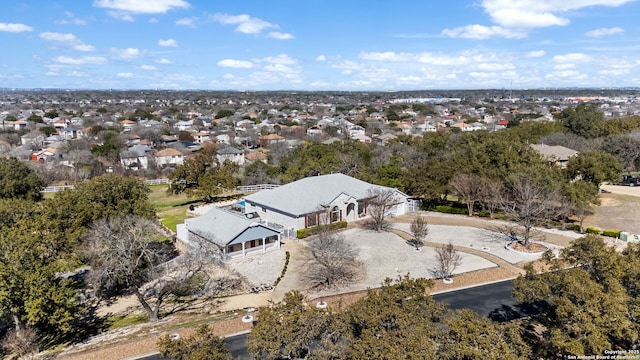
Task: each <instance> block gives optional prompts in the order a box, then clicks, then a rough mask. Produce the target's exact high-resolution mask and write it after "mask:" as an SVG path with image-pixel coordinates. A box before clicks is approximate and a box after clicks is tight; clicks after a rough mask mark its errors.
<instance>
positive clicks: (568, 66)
mask: <svg viewBox="0 0 640 360" xmlns="http://www.w3.org/2000/svg"><path fill="white" fill-rule="evenodd" d="M576 67H578V66H577V65H576V64H572V63H567V64H556V65H554V66H553V69H554V70H570V69H575V68H576Z"/></svg>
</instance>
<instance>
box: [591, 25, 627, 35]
mask: <svg viewBox="0 0 640 360" xmlns="http://www.w3.org/2000/svg"><path fill="white" fill-rule="evenodd" d="M623 32H624V30H623V29H622V28H619V27H612V28H599V29H594V30H591V31H587V32H586V33H585V35H586V36H588V37H594V38H600V37H603V36H610V35H615V34H622V33H623Z"/></svg>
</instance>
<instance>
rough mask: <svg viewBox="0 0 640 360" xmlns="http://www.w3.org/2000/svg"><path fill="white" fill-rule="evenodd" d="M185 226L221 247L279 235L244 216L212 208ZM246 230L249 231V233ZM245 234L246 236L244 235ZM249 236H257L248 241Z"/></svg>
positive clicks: (187, 221)
mask: <svg viewBox="0 0 640 360" xmlns="http://www.w3.org/2000/svg"><path fill="white" fill-rule="evenodd" d="M185 225H186V228H187V230H188V231H190V232H193V233H194V234H196V235H198V236H201V237H204V238H207V239H209V240H211V241H212V242H213V243H215V244H216V245H218V246H220V247H224V246H227V245H230V244H235V243H238V241H234V240H238V239H241V240H244V241H246V240H255V239H258V238H262V237H266V236H272V235H276V234H278V232H277V231H275V230H273V229H270V228H268V227H266V226H264V225H259V224H258V223H256V222H255V221H253V220H249V219H247V218H246V217H245V216H243V215H240V214H235V213H232V212H230V211H226V210H223V209H219V208H217V207H214V208H212V209H211V210H209V211H207V212H206V213H204V214H203V215H201V216H198V217H197V218H193V219H187V220H185ZM252 227H256V228H257V229H252ZM248 228H249V229H248ZM246 230H248V232H247V231H246ZM243 232H244V233H245V234H243ZM248 234H251V235H255V236H256V237H254V238H253V239H248V238H247V236H248ZM240 235H242V236H240ZM240 242H242V241H240Z"/></svg>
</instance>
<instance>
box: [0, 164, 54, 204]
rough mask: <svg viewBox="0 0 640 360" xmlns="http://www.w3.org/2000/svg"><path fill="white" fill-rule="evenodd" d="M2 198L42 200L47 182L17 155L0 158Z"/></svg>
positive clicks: (0, 190)
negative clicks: (16, 156)
mask: <svg viewBox="0 0 640 360" xmlns="http://www.w3.org/2000/svg"><path fill="white" fill-rule="evenodd" d="M0 179H2V180H1V181H0V199H25V200H34V201H38V200H42V193H41V191H42V189H43V188H44V187H45V186H46V184H45V182H44V181H43V180H42V179H41V178H39V177H38V175H36V173H35V172H34V171H33V170H31V168H29V166H27V164H25V163H24V162H22V161H20V160H18V159H17V158H15V157H9V158H0Z"/></svg>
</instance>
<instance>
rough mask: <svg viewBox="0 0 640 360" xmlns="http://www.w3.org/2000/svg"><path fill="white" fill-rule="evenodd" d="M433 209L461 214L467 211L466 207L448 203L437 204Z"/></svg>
mask: <svg viewBox="0 0 640 360" xmlns="http://www.w3.org/2000/svg"><path fill="white" fill-rule="evenodd" d="M434 211H437V212H441V213H445V214H461V215H467V214H468V213H469V211H467V209H461V208H456V207H453V206H449V205H438V206H436V207H435V208H434Z"/></svg>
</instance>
